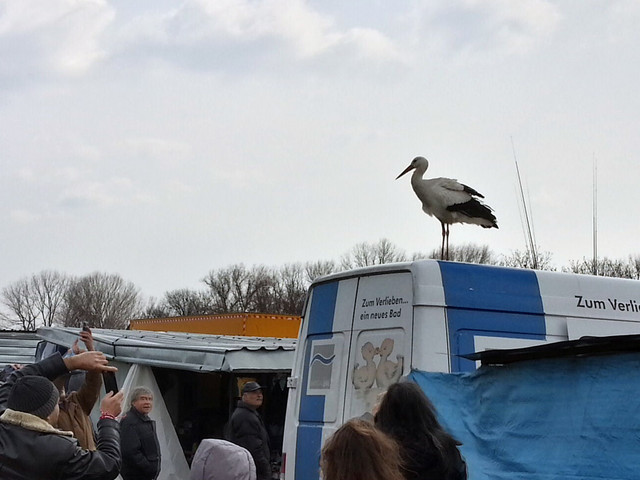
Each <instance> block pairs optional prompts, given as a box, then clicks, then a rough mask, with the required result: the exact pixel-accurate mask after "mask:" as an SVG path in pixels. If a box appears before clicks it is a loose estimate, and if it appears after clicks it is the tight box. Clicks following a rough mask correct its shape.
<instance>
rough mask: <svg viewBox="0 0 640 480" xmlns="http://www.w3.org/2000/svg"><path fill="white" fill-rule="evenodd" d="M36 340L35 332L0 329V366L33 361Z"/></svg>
mask: <svg viewBox="0 0 640 480" xmlns="http://www.w3.org/2000/svg"><path fill="white" fill-rule="evenodd" d="M38 342H40V338H38V335H36V333H35V332H15V331H7V330H5V331H0V368H1V366H2V365H8V364H12V363H23V364H26V363H33V362H34V361H35V355H36V346H37V345H38Z"/></svg>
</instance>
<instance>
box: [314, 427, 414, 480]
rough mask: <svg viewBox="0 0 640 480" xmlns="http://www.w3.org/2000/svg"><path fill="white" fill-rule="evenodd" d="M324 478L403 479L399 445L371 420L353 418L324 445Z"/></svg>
mask: <svg viewBox="0 0 640 480" xmlns="http://www.w3.org/2000/svg"><path fill="white" fill-rule="evenodd" d="M320 468H321V470H322V478H323V479H324V480H403V477H402V470H401V458H400V453H399V451H398V445H397V444H396V442H394V441H393V439H391V438H390V437H388V436H387V435H385V434H384V433H382V432H381V431H380V430H378V429H376V428H375V427H374V426H373V425H372V424H371V423H370V422H367V421H366V420H362V419H352V420H349V421H348V422H347V423H345V424H344V425H342V426H341V427H340V428H339V429H338V430H336V432H335V433H334V434H333V435H332V436H331V437H330V438H329V439H328V440H327V442H326V443H325V444H324V447H322V454H321V456H320Z"/></svg>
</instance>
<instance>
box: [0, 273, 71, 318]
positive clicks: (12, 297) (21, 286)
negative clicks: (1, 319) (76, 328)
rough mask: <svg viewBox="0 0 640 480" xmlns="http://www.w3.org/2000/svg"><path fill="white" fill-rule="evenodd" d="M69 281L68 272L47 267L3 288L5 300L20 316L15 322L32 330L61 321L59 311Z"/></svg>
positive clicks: (16, 314)
mask: <svg viewBox="0 0 640 480" xmlns="http://www.w3.org/2000/svg"><path fill="white" fill-rule="evenodd" d="M68 284H69V278H68V277H67V276H66V275H63V274H61V273H59V272H56V271H50V270H45V271H42V272H40V273H38V274H34V275H32V276H31V277H28V278H24V279H22V280H19V281H17V282H15V283H13V284H11V285H9V286H8V287H6V288H4V289H3V290H2V301H3V303H4V304H5V305H6V306H7V307H8V308H9V310H10V311H11V312H12V313H13V314H14V315H15V317H16V319H17V321H14V322H12V323H14V324H17V325H19V326H21V327H22V329H23V330H29V331H33V330H35V329H36V328H38V326H41V325H44V326H46V327H50V326H51V325H54V324H56V323H61V318H60V310H61V308H62V305H63V302H64V298H65V293H66V289H67V286H68Z"/></svg>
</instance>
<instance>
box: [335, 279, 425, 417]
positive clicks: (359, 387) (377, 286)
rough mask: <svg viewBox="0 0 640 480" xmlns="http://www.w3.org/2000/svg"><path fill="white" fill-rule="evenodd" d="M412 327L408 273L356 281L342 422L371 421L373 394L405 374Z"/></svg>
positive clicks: (382, 390)
mask: <svg viewBox="0 0 640 480" xmlns="http://www.w3.org/2000/svg"><path fill="white" fill-rule="evenodd" d="M412 324H413V277H412V275H411V273H410V272H396V273H389V274H381V275H372V276H367V277H361V278H360V279H359V282H358V290H357V294H356V297H355V310H354V316H353V326H352V332H353V334H352V337H351V344H350V348H349V364H348V366H347V372H346V375H345V377H344V378H345V380H346V385H345V391H346V397H345V408H344V416H343V419H342V421H343V422H345V421H347V420H348V419H350V418H354V417H361V416H365V417H370V416H371V412H372V408H373V407H374V405H375V404H376V402H377V400H378V396H379V395H380V394H381V393H383V392H385V391H386V390H387V387H388V386H389V385H391V384H392V383H395V382H397V381H398V380H399V379H400V377H401V376H402V375H406V374H407V373H409V370H410V366H411V333H412Z"/></svg>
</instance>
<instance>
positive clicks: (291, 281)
mask: <svg viewBox="0 0 640 480" xmlns="http://www.w3.org/2000/svg"><path fill="white" fill-rule="evenodd" d="M277 275H278V277H277V279H278V281H277V289H276V297H277V308H278V313H281V314H289V315H302V308H303V307H304V298H305V295H306V293H307V285H306V284H305V281H304V275H305V272H304V268H303V267H302V266H301V265H300V264H297V263H296V264H290V265H285V266H284V267H282V268H281V269H280V270H279V271H278V273H277Z"/></svg>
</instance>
